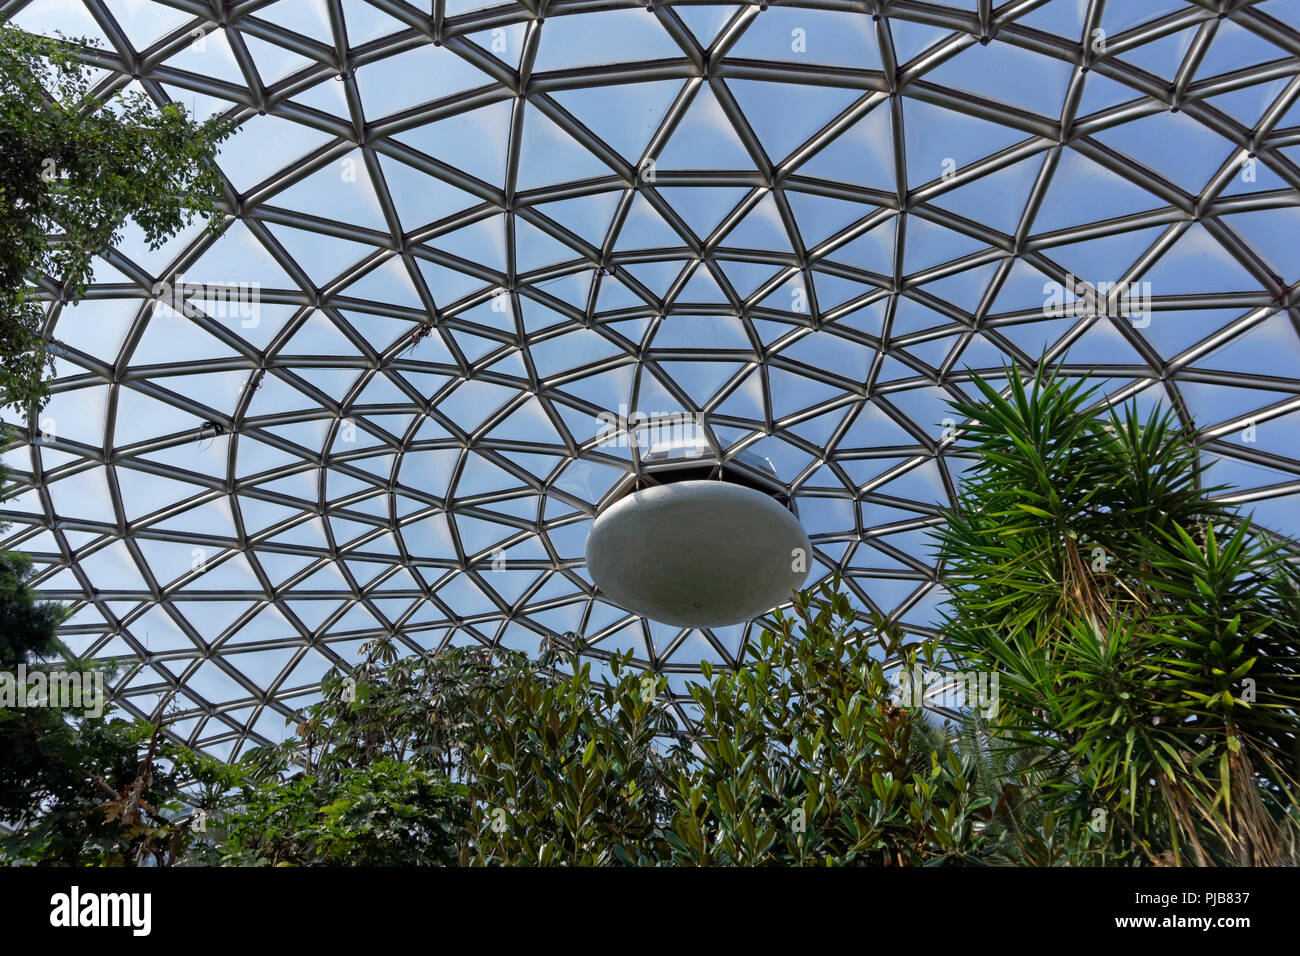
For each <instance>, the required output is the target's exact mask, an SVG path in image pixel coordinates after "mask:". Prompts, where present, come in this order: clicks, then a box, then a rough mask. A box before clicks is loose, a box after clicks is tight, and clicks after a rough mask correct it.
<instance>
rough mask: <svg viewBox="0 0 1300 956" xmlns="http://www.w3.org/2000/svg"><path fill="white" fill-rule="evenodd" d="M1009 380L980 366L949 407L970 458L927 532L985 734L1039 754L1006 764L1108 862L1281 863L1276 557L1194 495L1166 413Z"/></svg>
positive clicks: (1068, 387)
mask: <svg viewBox="0 0 1300 956" xmlns="http://www.w3.org/2000/svg"><path fill="white" fill-rule="evenodd" d="M1007 377H1008V379H1009V380H1010V383H1011V385H1010V389H1009V394H1008V395H1007V396H1006V397H1003V396H1002V395H1000V394H999V393H998V391H997V390H996V389H994V388H993V386H992V385H990V384H989V383H988V382H987V381H984V380H983V379H981V378H979V377H978V376H977V377H975V379H974V384H975V387H976V388H977V389H978V390H979V391H980V393H981V394H982V396H983V398H984V401H983V402H980V403H970V404H966V403H957V404H955V406H954V407H955V408H956V409H957V411H958V412H959V413H960V414H962V415H963V416H965V417H967V418H969V420H970V422H969V424H968V425H966V426H964V433H965V436H966V437H967V438H968V439H969V440H970V442H971V444H972V446H973V450H974V452H975V453H976V455H977V456H978V461H977V463H976V464H975V465H974V467H973V468H972V469H971V471H970V472H969V473H968V475H967V476H966V479H965V481H964V484H963V488H962V491H961V493H960V495H959V496H958V499H957V501H956V502H955V504H954V506H953V507H952V508H951V509H950V510H949V511H948V512H947V514H946V515H945V517H946V519H947V525H946V527H945V528H943V529H942V530H941V531H940V532H939V537H940V541H941V555H942V557H943V560H944V563H945V567H946V570H947V572H948V573H949V574H951V575H952V577H953V583H952V588H951V590H952V594H953V598H952V602H951V605H950V607H949V614H948V617H947V620H946V622H945V624H944V627H943V632H944V637H945V643H946V646H947V647H948V648H949V650H950V651H951V652H952V653H953V654H954V656H955V657H956V659H957V660H958V662H959V663H960V664H961V665H962V666H965V667H973V668H984V669H991V670H997V671H998V672H999V674H1000V684H1001V700H1000V707H999V711H998V715H997V718H996V720H995V721H994V723H993V726H992V730H993V732H994V733H995V734H997V735H1000V736H1001V737H1002V738H1004V739H1006V740H1008V741H1010V742H1011V743H1012V745H1013V746H1015V747H1018V748H1022V749H1025V750H1026V752H1031V751H1032V752H1033V753H1034V754H1036V755H1037V757H1036V759H1035V760H1032V761H1030V762H1029V763H1028V764H1027V765H1026V766H1025V767H1023V768H1021V769H1022V771H1023V772H1025V773H1032V774H1034V775H1037V776H1039V777H1040V778H1041V780H1042V782H1043V783H1045V784H1046V786H1047V787H1048V790H1047V792H1048V793H1049V794H1051V793H1053V792H1054V793H1055V794H1056V797H1055V798H1052V799H1054V800H1055V802H1056V804H1057V805H1058V806H1057V807H1054V808H1053V809H1059V810H1060V811H1061V812H1065V813H1068V814H1070V815H1072V821H1073V825H1074V826H1075V827H1079V826H1083V825H1084V824H1085V820H1084V819H1083V816H1084V815H1086V816H1087V817H1088V819H1089V820H1095V819H1097V818H1098V811H1100V818H1101V819H1103V820H1105V822H1106V826H1107V829H1108V831H1109V832H1110V834H1111V843H1110V847H1111V849H1112V851H1114V852H1117V853H1119V854H1120V855H1121V856H1123V855H1125V854H1129V855H1134V856H1136V857H1138V858H1140V859H1144V860H1146V861H1147V862H1151V863H1162V864H1163V863H1176V864H1177V863H1184V862H1193V863H1197V864H1211V863H1234V864H1275V863H1280V862H1284V861H1286V860H1288V859H1291V858H1293V854H1294V845H1295V844H1294V841H1295V821H1296V808H1297V800H1296V792H1295V779H1296V777H1297V772H1296V742H1297V733H1296V731H1297V729H1298V727H1297V716H1296V705H1297V701H1298V700H1300V684H1298V682H1297V670H1298V664H1300V656H1298V653H1297V647H1298V645H1297V639H1296V620H1297V615H1296V609H1297V602H1296V599H1295V593H1296V592H1295V587H1294V581H1293V578H1292V574H1291V573H1290V572H1289V571H1288V570H1287V566H1286V564H1285V563H1284V560H1283V554H1282V553H1281V551H1280V550H1279V548H1278V546H1277V545H1276V544H1274V543H1271V542H1270V541H1269V540H1268V538H1267V537H1266V536H1264V535H1262V534H1260V533H1258V532H1257V531H1256V530H1255V529H1254V528H1253V527H1252V525H1251V522H1250V520H1249V518H1247V517H1244V516H1241V515H1238V514H1236V513H1235V512H1233V511H1232V510H1231V509H1229V508H1226V507H1224V506H1223V505H1221V504H1219V503H1218V502H1216V501H1215V500H1213V499H1212V497H1211V496H1212V495H1213V494H1214V493H1215V492H1217V491H1218V490H1219V489H1216V488H1207V487H1206V486H1205V483H1204V480H1203V479H1204V474H1203V471H1204V469H1203V466H1202V463H1201V459H1200V457H1199V454H1198V452H1197V449H1196V448H1195V444H1194V442H1193V440H1192V435H1191V434H1190V433H1189V432H1188V431H1187V430H1186V429H1185V428H1184V427H1183V426H1182V425H1181V424H1180V422H1179V421H1178V419H1177V418H1176V416H1175V415H1174V414H1173V413H1172V412H1163V413H1162V412H1153V413H1152V414H1150V415H1148V416H1145V417H1143V416H1141V415H1140V414H1139V413H1138V411H1137V409H1136V408H1135V407H1131V406H1130V407H1127V408H1125V409H1123V410H1122V411H1121V412H1115V411H1111V412H1109V413H1108V414H1105V415H1100V416H1099V415H1097V414H1096V413H1095V412H1094V411H1093V410H1091V409H1090V408H1089V402H1090V400H1092V398H1093V395H1094V392H1095V389H1093V388H1089V387H1088V386H1087V385H1086V383H1084V382H1083V381H1078V380H1076V381H1072V382H1071V381H1067V380H1065V379H1064V378H1063V377H1061V376H1060V375H1059V374H1056V373H1046V372H1044V371H1042V370H1041V369H1040V371H1039V372H1038V373H1037V374H1035V375H1032V376H1029V381H1028V382H1027V383H1026V382H1025V381H1023V380H1022V379H1023V378H1024V377H1025V376H1024V375H1023V373H1022V372H1021V370H1020V369H1018V368H1015V367H1013V368H1011V369H1010V370H1009V371H1008V372H1007ZM1080 785H1082V786H1083V788H1084V789H1085V791H1086V793H1087V794H1088V797H1089V800H1088V802H1087V803H1085V804H1082V805H1081V804H1079V802H1078V801H1077V800H1075V799H1073V795H1074V794H1076V793H1077V792H1078V788H1079V786H1080ZM1049 802H1050V800H1049Z"/></svg>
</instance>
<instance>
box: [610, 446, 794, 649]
mask: <svg viewBox="0 0 1300 956" xmlns="http://www.w3.org/2000/svg"><path fill="white" fill-rule="evenodd" d="M642 463H643V465H644V471H645V479H644V481H642V482H641V484H645V483H646V482H650V485H649V487H642V488H640V490H635V487H636V486H635V484H634V483H633V482H631V481H629V483H628V490H627V491H626V492H625V493H624V494H623V496H621V497H616V498H615V499H614V500H613V501H612V503H610V504H608V505H607V506H606V507H605V509H604V510H603V511H602V512H601V513H600V514H599V515H598V516H597V518H596V521H595V524H594V525H593V527H592V529H591V534H590V535H589V536H588V538H587V570H588V572H589V573H590V574H591V578H592V580H593V581H594V582H595V583H596V586H597V587H599V588H600V589H601V590H602V591H603V592H604V593H605V595H606V596H607V597H609V598H610V600H612V601H614V602H615V603H617V604H619V605H621V606H623V607H625V608H627V609H628V610H630V611H635V612H636V613H638V614H641V615H644V616H645V617H648V618H651V619H652V620H655V621H662V622H663V623H665V624H672V625H674V626H677V627H723V626H726V625H729V624H738V623H740V622H742V621H747V620H749V619H750V618H753V617H755V616H757V615H759V614H763V613H765V612H767V611H770V610H771V609H772V608H774V607H776V606H777V605H778V604H781V603H784V602H785V601H788V600H789V599H790V596H791V592H792V591H794V590H795V589H796V588H798V587H800V586H801V585H802V584H803V582H804V579H805V578H806V577H807V576H808V570H809V566H810V563H811V560H812V546H811V544H810V543H809V541H808V535H807V534H806V533H805V532H804V530H803V527H802V526H801V525H800V523H799V519H798V518H797V517H796V514H795V511H794V508H793V503H792V502H790V501H789V500H788V499H787V498H786V496H785V495H784V493H783V491H782V489H781V486H780V483H779V482H778V480H777V477H776V471H775V469H773V468H772V464H771V462H769V461H768V460H767V459H766V458H760V457H759V456H758V455H755V454H753V453H742V454H741V455H739V456H737V457H736V458H735V459H734V460H732V461H728V462H722V461H719V460H718V458H717V457H715V456H713V455H711V453H710V452H709V449H708V446H707V445H704V444H701V443H699V442H697V441H695V440H693V439H686V440H678V441H672V442H666V443H663V444H659V445H654V446H652V447H651V449H650V451H649V452H647V453H646V454H645V455H643V457H642ZM743 466H748V467H743Z"/></svg>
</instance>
